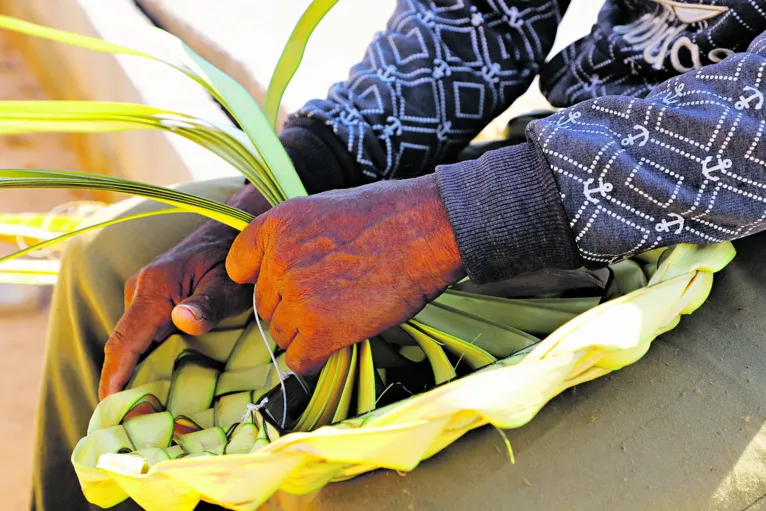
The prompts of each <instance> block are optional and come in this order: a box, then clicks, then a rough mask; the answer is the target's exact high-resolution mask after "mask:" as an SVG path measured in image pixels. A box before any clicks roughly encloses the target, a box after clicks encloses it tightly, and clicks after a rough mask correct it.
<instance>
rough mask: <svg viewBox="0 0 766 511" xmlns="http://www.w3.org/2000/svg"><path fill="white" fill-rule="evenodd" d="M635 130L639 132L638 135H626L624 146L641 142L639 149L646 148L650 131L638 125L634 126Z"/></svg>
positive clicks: (623, 140) (623, 141)
mask: <svg viewBox="0 0 766 511" xmlns="http://www.w3.org/2000/svg"><path fill="white" fill-rule="evenodd" d="M633 129H634V130H638V134H636V135H626V136H625V138H623V139H622V146H623V147H625V146H629V145H633V144H634V142H635V141H636V140H639V139H640V141H639V143H638V147H644V146H645V145H646V141H647V140H649V130H648V129H646V128H644V127H643V126H641V125H640V124H636V125H635V126H633Z"/></svg>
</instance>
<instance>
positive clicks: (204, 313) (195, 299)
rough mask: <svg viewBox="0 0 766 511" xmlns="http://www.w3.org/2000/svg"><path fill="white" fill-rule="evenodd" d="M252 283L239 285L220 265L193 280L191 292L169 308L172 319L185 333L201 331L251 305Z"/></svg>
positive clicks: (203, 331) (190, 333)
mask: <svg viewBox="0 0 766 511" xmlns="http://www.w3.org/2000/svg"><path fill="white" fill-rule="evenodd" d="M252 296H253V287H252V286H241V285H239V284H237V283H235V282H233V281H232V280H231V279H229V277H228V275H226V271H225V270H224V268H223V266H220V267H219V268H216V269H215V270H212V271H210V272H208V273H207V275H205V277H204V278H203V279H202V280H201V281H200V282H199V283H198V284H197V286H196V287H195V289H194V294H192V296H190V297H189V298H187V299H185V300H183V301H182V302H181V303H179V304H178V305H176V306H175V307H174V308H173V313H172V315H171V317H172V319H173V323H174V324H175V326H177V327H178V329H179V330H181V331H182V332H185V333H187V334H189V335H202V334H204V333H207V332H209V331H210V330H212V329H213V328H214V327H215V326H216V325H218V323H220V322H221V321H223V320H224V319H226V318H228V317H230V316H234V315H236V314H239V313H241V312H244V311H246V310H247V309H249V308H250V307H251V301H252V298H251V297H252Z"/></svg>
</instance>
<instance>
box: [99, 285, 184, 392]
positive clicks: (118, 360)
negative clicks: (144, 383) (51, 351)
mask: <svg viewBox="0 0 766 511" xmlns="http://www.w3.org/2000/svg"><path fill="white" fill-rule="evenodd" d="M171 308H172V304H171V303H170V302H169V301H157V300H150V299H147V298H145V297H143V296H142V295H139V296H138V297H136V299H135V300H134V301H133V303H132V304H131V305H130V307H129V308H128V310H127V311H125V314H123V316H122V318H120V321H118V322H117V326H115V327H114V331H113V332H112V335H111V336H110V337H109V340H107V341H106V345H105V346H104V367H103V368H102V370H101V381H100V382H99V385H98V396H99V399H104V398H105V397H107V396H109V395H111V394H114V393H115V392H119V391H121V390H122V388H123V387H124V386H125V384H126V383H127V382H128V380H129V379H130V377H131V375H132V374H133V370H134V369H135V368H136V364H137V363H138V357H139V356H141V354H142V353H143V352H145V351H146V350H147V349H148V348H149V346H150V345H151V344H152V341H154V339H155V338H156V337H157V334H158V333H159V332H160V331H161V330H162V331H164V330H166V328H167V326H168V323H169V322H168V320H167V318H168V317H169V316H170V311H171Z"/></svg>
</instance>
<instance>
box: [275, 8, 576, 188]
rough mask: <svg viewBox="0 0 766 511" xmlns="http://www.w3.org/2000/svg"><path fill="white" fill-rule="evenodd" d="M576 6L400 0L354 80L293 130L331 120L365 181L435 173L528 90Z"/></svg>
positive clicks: (315, 105)
mask: <svg viewBox="0 0 766 511" xmlns="http://www.w3.org/2000/svg"><path fill="white" fill-rule="evenodd" d="M568 3H569V1H568V0H526V1H508V0H483V1H472V0H429V1H426V0H421V1H418V0H399V1H398V3H397V7H396V10H395V12H394V14H393V15H392V16H391V18H390V20H389V21H388V23H387V28H386V30H384V31H381V32H379V33H378V34H376V36H375V38H374V40H373V41H372V42H371V44H370V45H369V47H368V48H367V50H366V53H365V55H364V58H363V60H362V61H361V62H360V63H359V64H357V65H355V66H354V67H353V68H352V69H351V71H350V74H349V77H348V79H347V80H345V81H344V82H342V83H337V84H335V85H334V86H333V87H332V88H331V89H330V91H329V93H328V96H327V98H326V99H321V100H313V101H310V102H309V103H307V104H306V105H305V106H304V107H303V108H301V109H300V110H299V111H298V112H296V113H295V114H293V115H292V116H291V117H290V118H289V119H288V122H287V125H286V126H287V129H288V130H289V129H290V128H291V127H296V126H298V127H300V126H303V125H305V123H306V122H307V121H313V122H317V121H318V122H320V123H322V124H324V125H325V126H328V127H329V128H331V129H332V131H333V132H334V134H335V135H336V136H337V139H338V140H339V141H340V143H341V144H342V145H343V146H345V149H346V150H347V152H348V153H350V155H351V158H353V159H354V160H355V165H356V166H357V168H358V169H359V170H361V172H362V173H363V174H364V176H365V178H366V180H377V179H390V178H402V177H413V176H417V175H420V174H423V173H424V172H426V171H431V170H433V168H434V167H435V166H436V165H437V164H438V163H440V162H442V161H445V158H448V157H451V156H454V155H455V154H456V153H457V152H458V151H459V150H460V149H461V148H462V147H464V146H465V145H466V144H467V143H468V142H469V141H470V140H471V139H472V138H473V137H475V136H476V135H477V134H478V133H479V131H481V129H483V128H484V127H485V126H486V124H487V123H488V122H490V121H491V120H492V119H493V118H494V117H496V116H497V115H498V114H499V113H501V112H502V111H503V110H505V109H506V108H507V107H508V106H509V105H510V104H511V103H512V102H513V101H514V100H515V99H516V98H517V97H518V96H519V95H521V94H522V93H524V91H525V90H526V89H527V88H528V87H529V85H530V83H531V82H532V80H533V79H534V77H535V76H536V74H537V73H538V70H539V68H540V66H541V64H542V63H543V61H544V59H545V57H546V55H547V54H548V52H549V51H550V49H551V46H552V44H553V41H554V38H555V34H556V28H557V26H558V24H559V22H560V20H561V16H562V14H563V12H562V11H563V10H564V9H565V6H566V5H568ZM300 136H303V134H301V135H300ZM285 138H286V140H287V142H286V145H288V146H290V145H291V141H292V140H293V139H294V138H296V137H293V138H290V136H289V135H288V136H286V137H285ZM300 143H301V145H305V144H306V142H304V141H303V140H300ZM304 152H305V151H304ZM317 164H321V162H318V161H317V162H311V163H310V164H308V165H309V166H314V165H317ZM310 178H311V176H309V179H310ZM318 186H321V184H320V185H318Z"/></svg>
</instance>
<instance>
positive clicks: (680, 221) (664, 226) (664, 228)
mask: <svg viewBox="0 0 766 511" xmlns="http://www.w3.org/2000/svg"><path fill="white" fill-rule="evenodd" d="M668 216H670V217H673V218H674V219H675V220H671V221H670V222H668V221H667V220H665V219H663V220H662V222H660V223H658V224H657V225H655V226H654V230H655V231H657V232H670V228H671V227H674V226H678V227H677V228H676V230H675V231H673V232H674V234H681V231H682V230H683V229H684V217H682V216H681V215H679V214H677V213H668Z"/></svg>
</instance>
